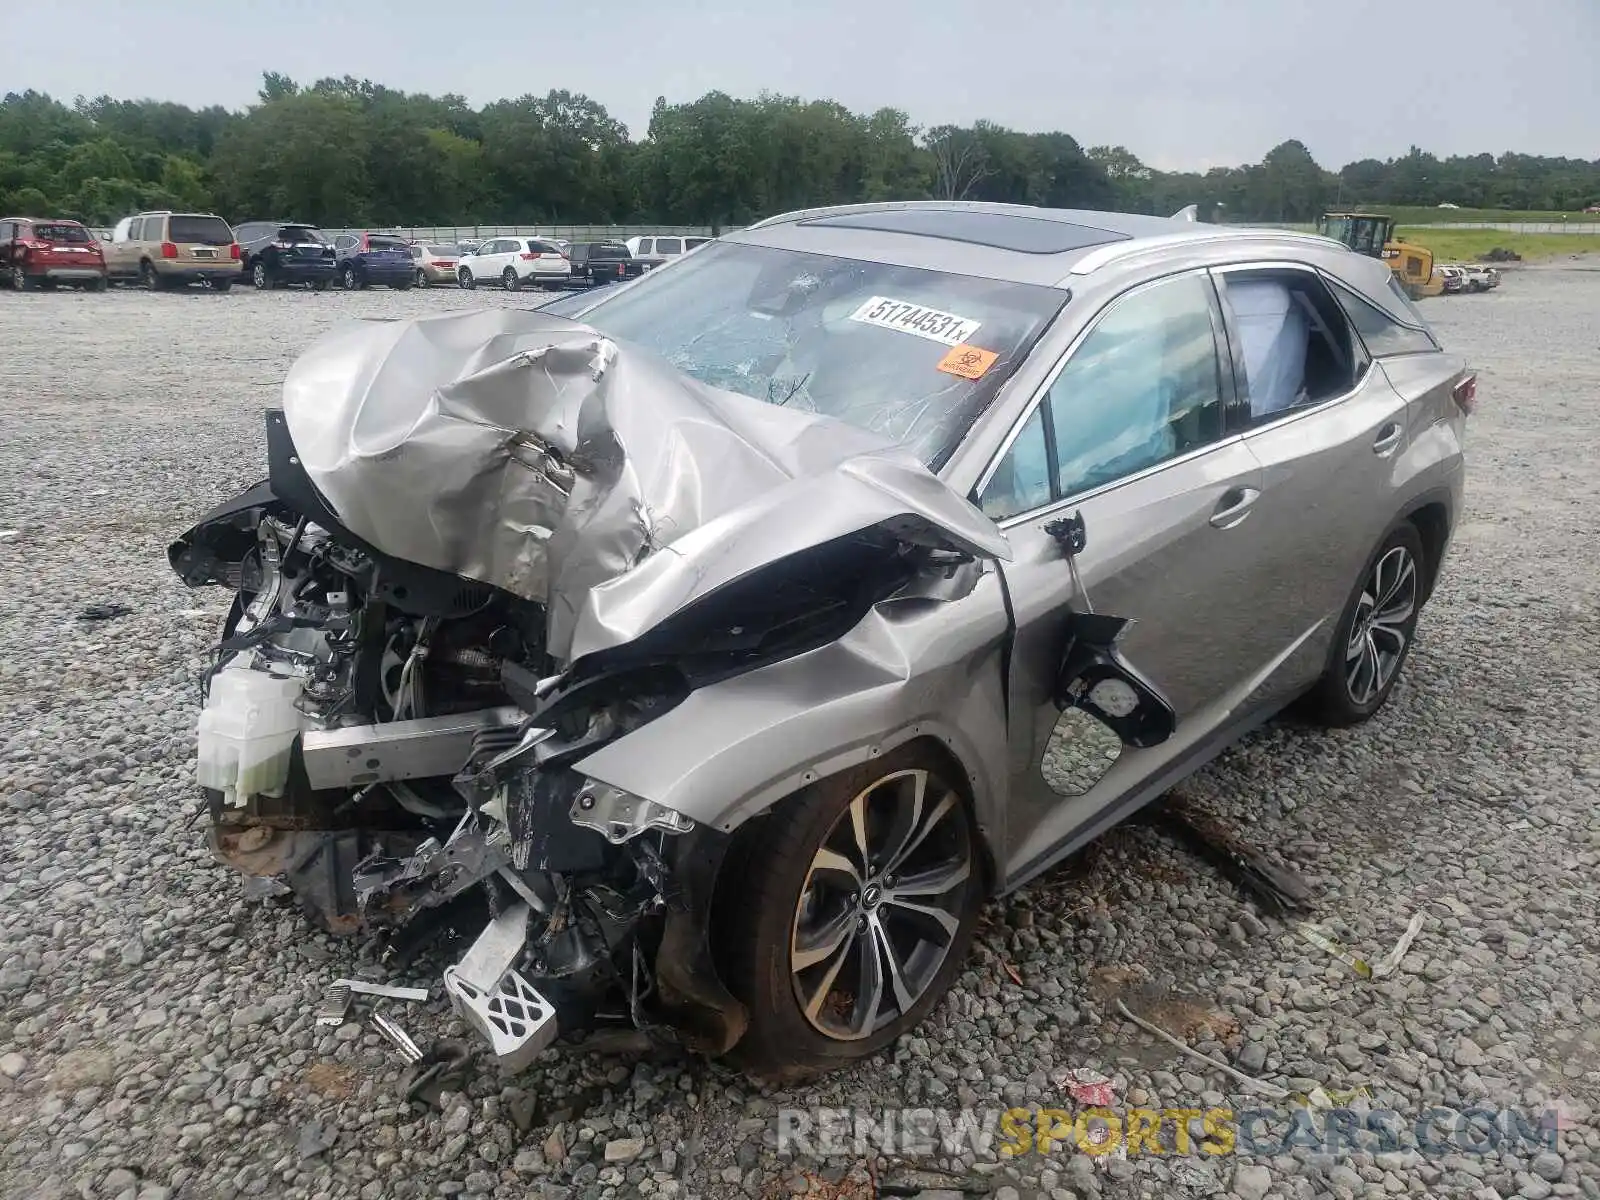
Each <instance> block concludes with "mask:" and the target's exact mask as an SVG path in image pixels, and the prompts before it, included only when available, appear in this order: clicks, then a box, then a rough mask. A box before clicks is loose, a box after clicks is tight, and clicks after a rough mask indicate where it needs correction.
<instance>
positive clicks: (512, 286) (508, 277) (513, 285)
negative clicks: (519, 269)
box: [500, 267, 522, 292]
mask: <svg viewBox="0 0 1600 1200" xmlns="http://www.w3.org/2000/svg"><path fill="white" fill-rule="evenodd" d="M500 286H501V287H503V288H505V289H506V291H508V292H514V291H516V290H517V289H518V288H520V287H521V286H522V280H520V279H518V278H517V273H516V272H515V271H513V270H512V269H511V268H510V267H507V268H506V269H505V270H504V271H502V272H501V273H500Z"/></svg>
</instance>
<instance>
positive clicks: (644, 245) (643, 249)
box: [639, 238, 655, 254]
mask: <svg viewBox="0 0 1600 1200" xmlns="http://www.w3.org/2000/svg"><path fill="white" fill-rule="evenodd" d="M654 244H655V239H654V238H640V239H639V253H640V254H654V253H655V251H654V250H653V249H651V247H652V246H653V245H654Z"/></svg>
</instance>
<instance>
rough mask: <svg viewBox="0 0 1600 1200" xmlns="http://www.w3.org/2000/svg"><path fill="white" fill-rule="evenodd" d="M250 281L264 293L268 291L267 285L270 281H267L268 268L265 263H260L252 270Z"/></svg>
mask: <svg viewBox="0 0 1600 1200" xmlns="http://www.w3.org/2000/svg"><path fill="white" fill-rule="evenodd" d="M250 281H251V282H252V283H254V284H255V285H256V287H258V288H259V289H261V290H262V291H266V290H267V284H268V283H269V282H270V281H269V280H268V279H267V266H266V264H265V263H260V262H258V263H256V265H255V266H253V267H251V268H250Z"/></svg>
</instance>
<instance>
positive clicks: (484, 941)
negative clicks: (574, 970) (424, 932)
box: [444, 904, 559, 1071]
mask: <svg viewBox="0 0 1600 1200" xmlns="http://www.w3.org/2000/svg"><path fill="white" fill-rule="evenodd" d="M530 915H531V910H530V909H529V907H528V906H527V905H526V904H513V905H511V906H510V907H508V908H507V909H506V910H505V911H504V912H502V913H501V914H500V915H499V916H498V917H495V918H494V919H493V920H492V921H490V922H489V924H488V926H487V927H485V929H484V931H483V932H482V933H481V934H479V935H478V940H477V941H475V942H473V943H472V948H471V949H469V950H468V951H467V953H466V956H465V957H464V958H463V959H462V960H461V961H460V962H459V963H457V964H456V965H455V966H453V967H449V968H447V969H446V970H445V973H444V989H445V993H446V995H448V996H449V997H450V1005H451V1007H452V1008H454V1009H455V1010H456V1013H457V1014H458V1015H459V1016H460V1017H461V1019H462V1020H464V1021H466V1022H467V1024H469V1025H471V1026H472V1027H473V1028H474V1029H476V1030H477V1031H478V1033H479V1035H480V1036H482V1037H483V1038H484V1039H485V1040H486V1041H487V1042H488V1043H489V1048H490V1051H491V1052H492V1053H493V1054H494V1056H495V1059H496V1061H498V1062H499V1064H500V1065H501V1067H503V1068H504V1069H505V1070H507V1071H520V1070H522V1069H523V1068H525V1067H527V1066H528V1065H530V1064H531V1063H532V1062H533V1060H534V1059H535V1058H537V1057H538V1056H539V1054H540V1053H541V1052H542V1051H543V1050H544V1049H545V1048H546V1047H547V1046H549V1045H550V1043H551V1042H553V1041H555V1039H556V1034H557V1033H558V1032H559V1029H558V1025H557V1022H556V1010H555V1007H554V1006H553V1005H552V1004H551V1003H550V1002H549V1001H548V1000H546V999H545V998H544V997H543V996H542V995H540V994H539V992H538V990H537V989H536V988H535V987H534V986H533V985H532V984H530V983H529V982H528V981H527V980H526V979H524V978H523V977H522V976H521V975H519V974H517V972H516V971H515V970H514V969H513V964H514V963H515V962H516V961H517V958H518V957H519V956H520V955H521V953H522V946H523V936H524V933H525V931H526V930H527V927H528V918H529V916H530Z"/></svg>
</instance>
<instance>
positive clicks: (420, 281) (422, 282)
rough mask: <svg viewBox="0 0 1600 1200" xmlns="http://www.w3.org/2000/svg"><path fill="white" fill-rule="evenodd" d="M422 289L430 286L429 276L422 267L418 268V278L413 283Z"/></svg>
mask: <svg viewBox="0 0 1600 1200" xmlns="http://www.w3.org/2000/svg"><path fill="white" fill-rule="evenodd" d="M411 282H412V283H414V284H416V285H417V286H418V287H420V288H425V287H427V286H428V275H427V272H425V271H424V270H423V269H422V268H421V267H418V268H417V277H416V278H415V279H413V280H412V281H411Z"/></svg>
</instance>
